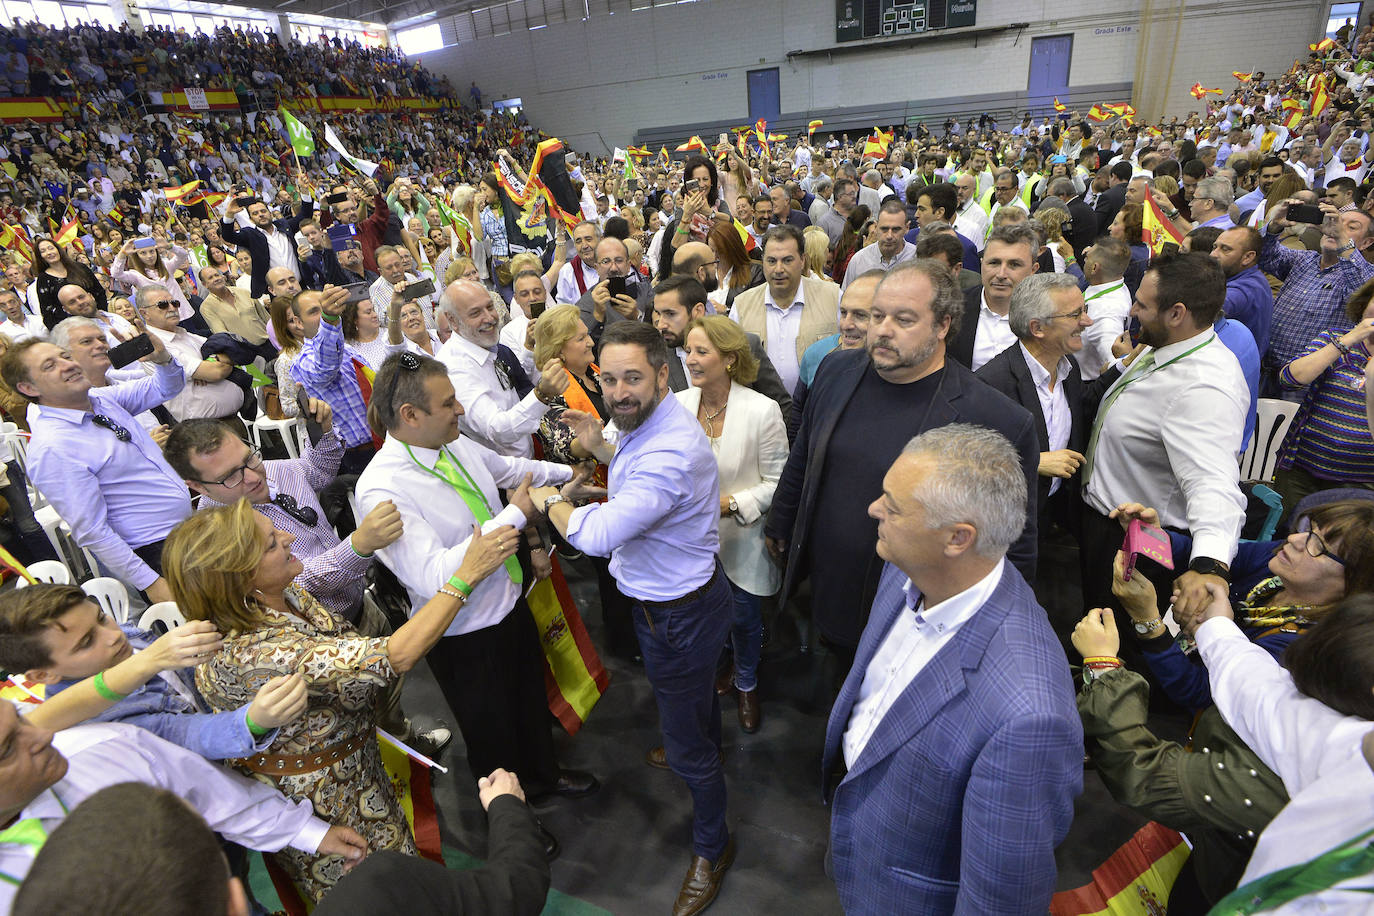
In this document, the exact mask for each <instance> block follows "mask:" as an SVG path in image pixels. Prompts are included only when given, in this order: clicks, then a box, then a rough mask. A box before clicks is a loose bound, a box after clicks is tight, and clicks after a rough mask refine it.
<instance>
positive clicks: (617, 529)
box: [568, 395, 720, 601]
mask: <svg viewBox="0 0 1374 916" xmlns="http://www.w3.org/2000/svg"><path fill="white" fill-rule="evenodd" d="M719 524H720V474H719V471H718V470H717V468H716V459H715V455H713V454H712V452H711V446H710V444H709V443H708V442H707V441H706V434H705V433H703V432H702V431H701V426H700V425H698V423H697V421H696V418H695V417H694V416H692V414H691V413H689V412H688V411H687V409H686V408H685V407H683V406H682V404H681V403H680V402H679V401H678V399H677V398H675V397H673V396H672V395H669V396H668V397H666V398H664V399H663V400H662V401H660V402H659V403H658V406H657V407H655V408H654V412H653V413H651V414H649V418H648V419H647V420H645V421H644V425H643V426H640V427H639V428H638V429H635V430H633V431H631V432H628V433H622V434H621V435H620V442H619V444H618V447H617V448H616V452H615V456H614V457H613V458H612V459H611V467H610V499H609V500H608V501H607V502H604V503H592V504H591V505H587V506H581V507H579V508H577V509H574V510H573V514H572V517H571V518H570V519H569V520H568V543H570V544H572V545H573V546H574V547H576V548H577V549H578V550H581V551H583V552H584V553H589V554H591V555H593V556H598V557H607V556H608V557H610V558H611V574H612V575H613V576H615V580H616V583H617V584H618V585H619V586H620V590H621V591H623V592H624V593H625V594H627V595H629V596H630V597H632V598H638V599H640V600H641V601H672V600H674V599H676V598H681V597H682V596H683V595H685V594H687V593H688V592H690V591H692V590H694V589H697V588H700V587H701V586H702V585H705V584H706V583H707V582H708V581H710V578H711V575H712V574H713V573H714V572H715V567H716V554H718V553H719V552H720V528H719V527H718V526H719Z"/></svg>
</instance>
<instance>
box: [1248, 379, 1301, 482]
mask: <svg viewBox="0 0 1374 916" xmlns="http://www.w3.org/2000/svg"><path fill="white" fill-rule="evenodd" d="M1298 406H1299V405H1298V404H1297V403H1296V402H1294V401H1284V400H1280V399H1279V398H1260V399H1259V402H1258V404H1257V416H1256V419H1255V437H1254V439H1253V440H1252V441H1251V442H1250V447H1249V448H1247V449H1246V450H1245V454H1243V455H1241V456H1240V479H1241V480H1257V481H1259V482H1260V483H1268V482H1269V481H1271V480H1273V479H1274V468H1275V466H1277V465H1278V463H1279V446H1281V445H1283V440H1284V438H1285V437H1286V436H1287V435H1288V427H1290V426H1292V425H1293V417H1294V415H1296V414H1297V412H1298Z"/></svg>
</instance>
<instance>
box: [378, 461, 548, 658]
mask: <svg viewBox="0 0 1374 916" xmlns="http://www.w3.org/2000/svg"><path fill="white" fill-rule="evenodd" d="M445 448H446V449H447V450H448V452H449V454H450V455H451V456H452V457H453V460H454V461H456V462H457V463H458V464H460V465H461V466H462V467H463V469H465V470H466V471H467V472H468V474H469V475H471V476H472V480H473V482H474V483H475V484H477V488H478V489H479V490H481V491H482V496H483V497H484V498H485V499H486V503H487V507H488V509H489V510H490V511H491V512H492V513H493V517H492V518H491V519H490V520H489V521H487V522H486V523H484V524H483V525H482V531H483V533H484V534H485V533H487V532H489V531H491V530H492V529H493V528H499V527H501V526H502V525H512V526H514V527H515V528H517V529H519V528H524V527H525V521H526V519H525V514H524V513H523V512H521V511H520V510H519V509H518V508H516V507H515V506H506V507H505V508H504V509H503V508H501V498H500V493H499V491H498V490H497V487H518V486H519V485H520V482H521V481H522V480H523V479H524V477H525V474H526V473H529V474H533V475H534V486H537V487H538V486H543V485H544V484H561V483H565V482H567V481H568V480H571V479H572V468H570V467H568V466H567V465H564V464H553V463H551V462H547V461H531V460H529V459H527V458H507V457H505V456H503V455H498V454H496V453H495V452H493V451H491V450H490V449H488V448H484V447H483V446H481V445H479V444H477V443H476V442H473V441H472V440H470V439H468V438H467V437H466V436H459V437H458V438H457V439H454V440H453V441H452V442H450V443H449V444H448V445H447V446H445ZM412 455H413V456H414V457H412ZM439 458H440V453H439V452H438V451H436V450H434V449H428V448H419V447H417V446H410V447H409V448H407V446H406V444H405V443H404V442H401V441H399V440H397V439H394V438H392V437H391V436H389V435H388V436H387V437H386V441H385V442H384V443H382V447H381V448H380V449H378V450H377V455H376V457H374V458H373V459H372V461H371V462H370V463H369V464H368V466H367V470H365V471H363V473H362V476H361V477H359V478H358V486H357V494H358V508H359V510H360V511H361V512H362V514H363V515H366V514H367V513H368V512H371V511H372V509H373V508H374V507H375V506H376V505H377V504H378V503H380V502H382V501H383V500H387V499H389V500H391V501H392V502H394V503H395V505H396V508H397V509H398V510H399V511H400V513H401V518H402V520H403V521H404V523H405V530H404V532H402V534H401V537H400V539H399V540H397V541H396V542H395V543H393V544H392V545H391V546H389V547H384V548H382V549H381V550H379V551H377V554H378V555H379V556H380V557H381V558H382V562H384V563H385V564H386V565H387V568H388V569H390V570H391V571H392V572H394V573H395V574H396V577H397V578H398V579H400V580H401V584H402V585H404V586H405V587H406V591H407V592H408V593H409V595H410V609H411V613H412V614H413V613H415V611H417V610H419V609H420V608H421V607H422V606H423V605H424V603H425V602H426V601H428V600H429V599H430V598H433V597H434V595H435V593H436V592H438V591H439V586H441V585H443V584H444V583H445V582H447V581H448V580H449V577H450V576H452V575H453V574H454V573H455V572H457V571H458V567H459V566H462V565H463V555H464V554H465V553H467V549H468V542H469V541H470V540H471V539H472V526H473V525H474V524H475V523H476V519H475V518H474V517H473V515H472V511H471V510H469V509H468V505H467V503H466V502H464V501H463V498H462V496H460V495H459V494H458V491H457V490H455V489H454V488H453V487H452V486H451V485H450V484H449V483H448V482H447V481H445V480H443V479H442V478H440V477H437V476H435V474H434V473H432V470H433V468H434V466H435V465H436V464H438V463H439ZM519 596H520V586H518V585H516V584H515V583H514V582H512V581H511V578H510V575H509V574H508V573H507V572H506V568H505V566H504V565H502V566H499V567H497V569H496V571H495V572H493V573H492V574H491V575H490V576H487V578H485V579H483V580H482V581H481V582H480V583H478V585H477V587H476V588H475V589H473V591H472V596H471V597H470V598H469V599H468V600H467V603H466V604H464V606H463V610H462V611H461V612H460V613H459V614H458V616H457V617H455V618H454V620H453V623H451V624H449V627H448V629H447V630H445V631H444V635H445V636H457V635H458V634H460V633H471V632H473V631H475V630H481V629H484V628H486V627H490V626H495V625H496V624H498V623H500V622H501V621H502V620H504V619H505V617H506V615H507V614H509V613H510V612H511V609H512V608H513V607H515V599H516V598H518V597H519Z"/></svg>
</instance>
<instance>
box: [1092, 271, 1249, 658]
mask: <svg viewBox="0 0 1374 916" xmlns="http://www.w3.org/2000/svg"><path fill="white" fill-rule="evenodd" d="M1225 301H1226V276H1225V274H1223V273H1222V271H1221V267H1220V266H1219V265H1218V264H1217V263H1216V262H1215V261H1213V260H1212V259H1211V258H1210V257H1208V256H1206V255H1202V254H1192V253H1188V254H1180V255H1177V256H1175V257H1173V258H1170V259H1165V260H1160V261H1156V262H1155V263H1154V266H1152V267H1151V268H1150V270H1149V271H1148V272H1147V273H1146V274H1145V278H1144V280H1142V281H1141V284H1140V289H1139V290H1137V292H1136V301H1135V305H1134V306H1132V308H1131V314H1132V316H1134V317H1135V318H1137V319H1139V321H1140V342H1141V343H1143V344H1146V349H1145V351H1144V352H1143V353H1142V354H1141V355H1140V356H1139V357H1138V358H1137V359H1136V360H1135V362H1134V363H1133V364H1132V366H1131V367H1130V369H1129V370H1127V371H1126V372H1123V373H1122V375H1121V377H1120V378H1119V379H1117V381H1116V383H1115V384H1114V385H1113V386H1112V387H1111V388H1110V389H1109V390H1108V391H1107V394H1106V395H1105V396H1104V397H1103V399H1102V405H1101V407H1099V408H1098V412H1097V417H1096V420H1095V421H1094V423H1093V428H1092V432H1091V433H1090V434H1089V438H1088V447H1087V449H1086V452H1085V455H1084V458H1085V460H1084V463H1083V469H1082V475H1083V476H1082V478H1081V479H1082V486H1083V501H1084V503H1085V506H1084V512H1083V519H1084V521H1083V539H1082V541H1081V542H1080V543H1081V544H1082V549H1083V564H1084V565H1083V569H1084V576H1083V598H1084V601H1085V602H1086V605H1087V606H1088V607H1117V606H1118V603H1117V601H1116V599H1115V598H1114V597H1113V596H1112V593H1111V579H1112V561H1113V558H1114V556H1115V553H1116V551H1117V549H1118V547H1119V545H1120V544H1121V536H1122V534H1121V526H1120V525H1119V524H1118V523H1117V521H1116V520H1115V519H1116V515H1117V514H1118V511H1119V507H1121V506H1122V505H1124V504H1125V503H1128V502H1140V503H1144V504H1145V505H1148V506H1155V507H1157V508H1158V509H1159V517H1160V524H1162V525H1164V526H1165V527H1168V528H1175V529H1178V530H1186V531H1188V532H1190V534H1191V535H1192V538H1193V551H1192V558H1191V561H1190V562H1189V564H1188V569H1187V570H1186V571H1184V570H1176V572H1180V573H1181V575H1180V576H1179V578H1178V579H1177V580H1176V583H1175V585H1176V588H1177V589H1178V590H1179V596H1178V598H1177V600H1176V602H1175V611H1174V612H1175V614H1178V613H1180V612H1183V613H1186V612H1188V611H1190V610H1191V609H1192V608H1194V607H1196V606H1197V605H1198V604H1199V603H1201V602H1205V601H1207V591H1206V584H1207V583H1208V582H1212V583H1217V584H1221V585H1223V586H1225V584H1226V583H1227V582H1228V581H1229V579H1230V565H1229V564H1230V562H1231V558H1232V557H1233V556H1234V555H1235V552H1236V542H1237V540H1238V539H1239V538H1240V529H1241V525H1242V524H1243V523H1244V521H1245V496H1244V495H1243V494H1242V493H1241V490H1240V483H1239V478H1240V469H1239V467H1238V465H1237V463H1236V455H1237V454H1239V452H1240V450H1241V444H1242V443H1241V434H1242V432H1243V430H1244V428H1245V415H1246V412H1247V411H1248V410H1249V406H1250V391H1249V388H1248V387H1247V385H1246V382H1245V376H1244V374H1242V372H1241V368H1240V363H1239V362H1237V360H1236V357H1235V355H1234V354H1232V353H1231V351H1230V350H1229V349H1228V348H1227V347H1226V345H1225V344H1224V343H1222V342H1221V341H1220V340H1219V339H1218V338H1217V335H1216V332H1215V331H1214V330H1213V329H1212V323H1213V322H1214V321H1215V320H1216V316H1217V314H1218V313H1219V312H1220V310H1221V307H1222V304H1223V303H1224V302H1225ZM1118 622H1119V623H1120V624H1121V626H1120V627H1119V629H1121V630H1122V631H1123V632H1126V633H1127V634H1128V636H1133V635H1134V630H1132V629H1131V628H1130V627H1129V626H1127V625H1126V624H1127V623H1128V621H1127V620H1126V618H1125V617H1124V616H1121V618H1120V620H1119V621H1118Z"/></svg>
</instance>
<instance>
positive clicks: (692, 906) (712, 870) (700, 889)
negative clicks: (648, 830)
mask: <svg viewBox="0 0 1374 916" xmlns="http://www.w3.org/2000/svg"><path fill="white" fill-rule="evenodd" d="M734 863H735V837H734V834H731V835H730V842H729V843H727V844H726V846H725V851H724V852H722V853H721V854H720V858H719V859H717V860H716V861H715V862H714V863H713V862H711V860H710V859H706V858H703V857H702V856H692V864H691V865H689V866H688V867H687V877H686V878H684V879H682V890H680V891H678V892H677V901H676V902H675V903H674V904H673V916H694V914H696V913H700V912H701V911H702V910H704V909H706V908H707V907H708V906H710V905H711V901H713V900H715V899H716V894H718V893H720V882H721V881H722V880H724V878H725V871H726V869H728V868H729V867H730V866H731V865H733V864H734Z"/></svg>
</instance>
